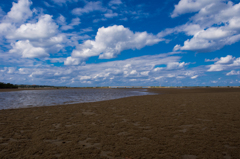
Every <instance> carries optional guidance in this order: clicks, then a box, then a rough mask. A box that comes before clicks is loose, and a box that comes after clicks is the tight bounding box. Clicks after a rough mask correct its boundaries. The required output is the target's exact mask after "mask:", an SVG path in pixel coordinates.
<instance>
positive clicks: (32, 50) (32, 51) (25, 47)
mask: <svg viewBox="0 0 240 159" xmlns="http://www.w3.org/2000/svg"><path fill="white" fill-rule="evenodd" d="M12 47H13V49H11V50H10V51H9V52H10V53H16V54H21V55H22V57H23V58H40V57H47V56H49V54H48V53H47V52H46V51H45V50H44V49H43V48H41V47H34V46H33V45H32V44H31V43H30V42H29V40H26V41H18V42H16V43H15V44H12Z"/></svg>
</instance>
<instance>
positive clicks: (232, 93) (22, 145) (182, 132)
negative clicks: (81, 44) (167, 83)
mask: <svg viewBox="0 0 240 159" xmlns="http://www.w3.org/2000/svg"><path fill="white" fill-rule="evenodd" d="M149 91H152V92H160V93H163V94H159V95H149V96H139V97H128V98H123V99H115V100H110V101H102V102H95V103H81V104H73V105H64V106H49V107H37V108H25V109H13V110H0V158H11V159H12V158H94V159H96V158H119V159H120V158H123V159H125V158H132V159H135V158H183V159H195V158H223V159H230V158H232V159H234V158H239V156H240V151H239V150H240V104H239V103H240V89H239V88H209V89H207V88H206V89H149Z"/></svg>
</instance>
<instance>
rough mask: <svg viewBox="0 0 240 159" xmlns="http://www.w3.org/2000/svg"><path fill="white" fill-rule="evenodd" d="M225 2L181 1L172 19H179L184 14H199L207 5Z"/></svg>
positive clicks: (215, 0)
mask: <svg viewBox="0 0 240 159" xmlns="http://www.w3.org/2000/svg"><path fill="white" fill-rule="evenodd" d="M220 1H224V0H180V1H179V2H178V4H177V5H175V9H174V11H173V13H172V14H171V17H172V18H174V17H177V16H179V15H182V14H186V13H192V12H197V11H199V10H201V9H202V8H203V7H205V6H206V5H209V4H211V3H214V2H220Z"/></svg>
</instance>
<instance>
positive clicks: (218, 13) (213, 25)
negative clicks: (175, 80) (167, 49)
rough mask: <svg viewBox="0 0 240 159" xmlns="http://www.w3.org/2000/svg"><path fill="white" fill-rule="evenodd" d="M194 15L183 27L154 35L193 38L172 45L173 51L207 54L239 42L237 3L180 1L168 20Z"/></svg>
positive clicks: (239, 9)
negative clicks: (175, 35) (181, 43)
mask: <svg viewBox="0 0 240 159" xmlns="http://www.w3.org/2000/svg"><path fill="white" fill-rule="evenodd" d="M190 12H198V13H197V14H195V15H194V16H192V17H191V18H190V21H189V22H187V23H186V24H185V25H182V26H178V27H175V28H172V29H166V30H164V31H162V32H160V33H159V34H158V36H159V37H164V36H167V35H169V34H172V33H179V32H185V33H186V35H188V36H193V37H192V38H191V39H188V40H186V41H185V42H184V45H183V46H181V45H176V46H175V47H174V50H175V51H176V50H191V51H197V52H211V51H215V50H219V49H221V48H222V47H224V46H225V45H231V44H233V43H236V42H237V41H239V40H240V18H239V16H240V3H238V4H234V3H233V2H231V1H228V2H227V3H226V1H225V0H181V1H180V2H179V4H178V5H176V6H175V10H174V12H173V14H172V17H176V16H178V15H181V14H185V13H190Z"/></svg>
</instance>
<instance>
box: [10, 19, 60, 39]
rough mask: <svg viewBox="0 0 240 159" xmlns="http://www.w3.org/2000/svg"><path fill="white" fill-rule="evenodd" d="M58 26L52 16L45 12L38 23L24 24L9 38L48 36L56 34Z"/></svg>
mask: <svg viewBox="0 0 240 159" xmlns="http://www.w3.org/2000/svg"><path fill="white" fill-rule="evenodd" d="M57 29H58V26H57V25H56V23H55V22H53V20H52V16H50V15H48V14H45V15H43V16H41V17H40V18H39V20H38V22H37V23H26V24H22V25H21V26H20V27H19V28H18V29H16V31H14V32H13V33H12V34H10V35H8V36H7V38H9V39H39V38H48V37H51V36H53V35H55V34H56V32H57Z"/></svg>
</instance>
